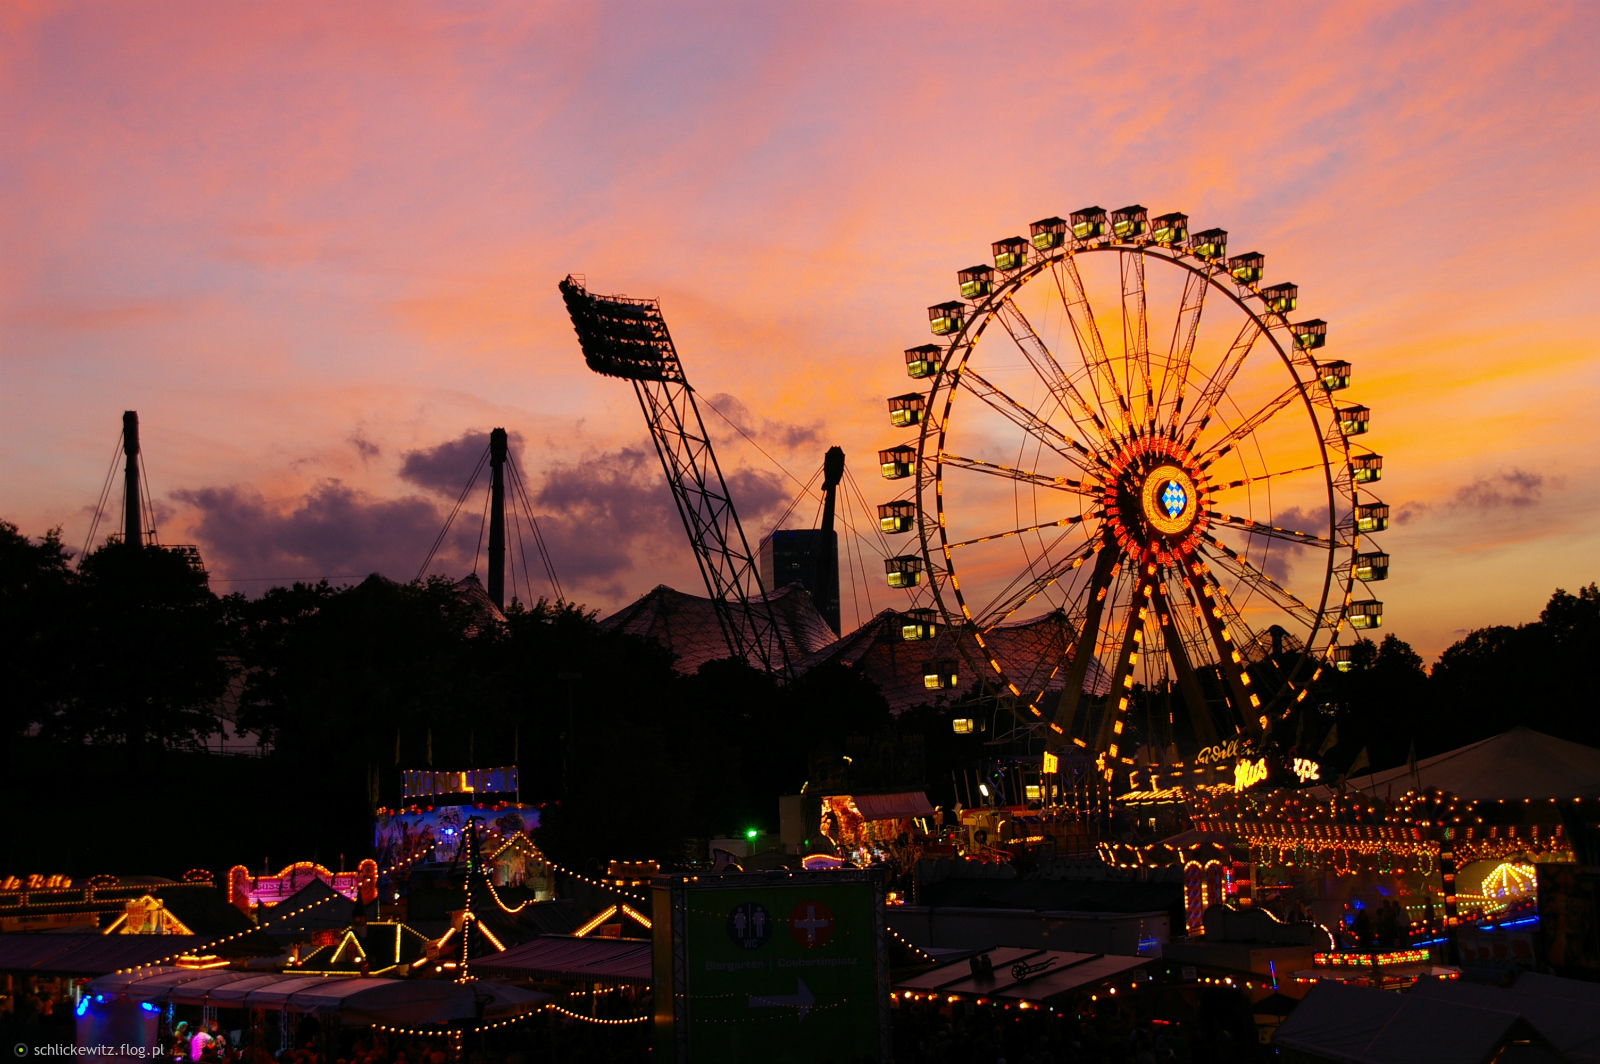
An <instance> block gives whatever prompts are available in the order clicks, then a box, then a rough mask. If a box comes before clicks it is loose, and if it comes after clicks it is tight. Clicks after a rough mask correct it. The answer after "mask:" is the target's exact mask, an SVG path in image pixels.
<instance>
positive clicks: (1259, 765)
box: [1233, 757, 1267, 791]
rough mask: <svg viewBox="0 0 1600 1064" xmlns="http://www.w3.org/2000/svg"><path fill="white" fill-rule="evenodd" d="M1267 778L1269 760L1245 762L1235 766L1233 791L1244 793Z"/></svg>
mask: <svg viewBox="0 0 1600 1064" xmlns="http://www.w3.org/2000/svg"><path fill="white" fill-rule="evenodd" d="M1266 778H1267V759H1266V758H1264V757H1262V758H1257V759H1256V760H1254V761H1250V760H1244V761H1241V762H1239V763H1238V764H1237V765H1234V766H1233V789H1234V790H1236V791H1242V790H1245V789H1246V788H1249V787H1254V786H1255V785H1256V784H1258V783H1260V782H1261V781H1262V780H1264V779H1266Z"/></svg>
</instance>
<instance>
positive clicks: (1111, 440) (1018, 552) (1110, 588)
mask: <svg viewBox="0 0 1600 1064" xmlns="http://www.w3.org/2000/svg"><path fill="white" fill-rule="evenodd" d="M1227 242H1228V234H1227V233H1226V231H1224V230H1222V229H1208V230H1204V231H1202V232H1197V233H1191V232H1190V229H1189V224H1188V218H1187V217H1186V216H1185V215H1183V214H1178V213H1173V214H1164V215H1161V216H1158V217H1156V218H1153V219H1152V218H1151V217H1150V216H1149V214H1148V212H1147V211H1146V210H1145V208H1143V207H1141V206H1131V207H1125V208H1123V209H1121V210H1117V211H1111V212H1107V211H1104V210H1102V209H1100V208H1098V207H1091V208H1086V209H1084V210H1081V211H1076V212H1074V213H1073V214H1071V215H1070V216H1069V217H1068V218H1066V219H1063V218H1058V217H1052V218H1045V219H1043V220H1041V221H1038V222H1035V223H1033V225H1032V226H1031V227H1030V233H1029V236H1028V237H1027V238H1023V237H1021V236H1014V237H1009V238H1006V239H1004V240H999V241H996V242H995V243H994V244H993V245H992V247H991V252H992V255H991V259H990V262H992V265H991V264H990V263H981V264H978V265H974V266H970V267H967V268H966V269H962V270H960V271H958V273H957V277H956V283H957V286H958V290H959V293H960V297H961V298H959V299H951V300H946V301H944V302H941V303H937V304H934V305H933V306H931V307H929V308H928V322H929V328H930V330H931V332H932V333H933V334H934V335H935V336H936V337H938V338H940V340H941V341H942V342H940V343H935V344H921V345H919V346H916V347H912V348H910V349H908V350H907V351H906V352H905V365H906V372H907V375H908V376H909V377H910V378H911V379H912V380H915V381H925V382H927V391H926V392H916V393H910V394H904V395H897V396H895V397H893V398H891V399H890V400H889V420H890V424H891V425H892V426H894V427H895V428H896V429H900V430H904V431H907V432H911V431H914V433H915V435H914V437H912V436H908V437H906V438H904V439H902V440H900V441H899V442H896V443H894V444H892V445H891V446H889V447H886V448H884V449H883V450H882V451H881V452H880V454H879V458H880V464H881V469H882V473H883V476H884V478H885V479H886V481H889V482H893V483H895V484H898V485H903V486H904V489H903V490H902V492H901V494H900V495H899V496H898V497H896V498H894V499H892V500H890V501H888V502H885V503H884V504H883V505H881V506H880V507H879V519H880V527H881V529H882V531H883V532H884V533H885V534H886V535H891V536H894V535H908V536H910V537H911V538H909V539H907V540H905V541H902V542H904V543H905V544H906V546H905V547H903V548H901V549H900V551H899V553H898V554H895V555H894V556H892V557H890V558H888V559H887V560H886V562H885V568H886V576H887V580H888V583H889V584H890V585H891V586H893V587H899V588H906V589H907V590H908V593H909V594H910V595H911V597H912V600H913V601H912V605H914V606H920V607H924V608H926V607H928V606H930V605H931V606H932V607H934V608H937V610H938V611H939V612H940V613H941V614H942V616H943V619H944V622H945V623H946V624H947V625H949V626H950V627H951V629H952V630H960V631H962V632H964V633H966V634H967V635H969V636H970V638H966V639H962V640H960V641H959V642H958V645H959V646H961V647H962V652H963V654H965V655H966V656H967V657H968V658H969V659H970V660H969V661H968V665H969V666H970V667H971V671H970V673H969V675H971V676H973V677H976V678H981V682H979V683H977V684H975V685H974V686H975V687H981V688H982V689H983V690H985V691H988V692H991V693H993V694H995V695H996V696H997V697H999V698H1000V699H1001V700H1003V701H1004V702H1005V703H1006V704H1008V705H1009V706H1010V707H1011V708H1012V709H1013V710H1014V712H1015V713H1016V714H1017V716H1018V717H1019V719H1020V720H1021V721H1022V722H1023V724H1024V725H1026V726H1028V727H1030V728H1031V729H1032V730H1034V731H1035V732H1037V733H1038V734H1041V735H1043V737H1044V738H1045V740H1046V743H1047V746H1048V747H1049V748H1052V749H1059V748H1063V747H1069V746H1076V747H1079V748H1083V749H1084V750H1086V751H1087V752H1089V753H1091V754H1094V755H1103V760H1102V764H1110V763H1113V762H1122V763H1125V764H1132V763H1133V762H1134V758H1133V754H1134V751H1133V750H1132V749H1130V744H1129V741H1128V739H1126V738H1125V737H1124V736H1125V734H1126V733H1127V732H1128V731H1129V730H1130V729H1131V728H1133V727H1134V725H1135V721H1134V720H1133V718H1132V715H1131V708H1132V707H1133V706H1134V704H1135V703H1136V702H1138V701H1139V700H1140V699H1143V700H1144V701H1145V703H1146V709H1147V711H1148V709H1149V703H1150V700H1151V698H1152V693H1153V692H1163V693H1164V694H1165V695H1166V698H1167V703H1166V704H1173V703H1181V704H1182V706H1183V707H1184V709H1185V710H1186V714H1187V717H1188V719H1189V721H1190V735H1189V738H1192V739H1193V740H1194V741H1195V742H1196V743H1197V744H1199V745H1200V746H1205V745H1207V744H1212V743H1215V742H1217V741H1218V740H1219V739H1221V738H1227V737H1230V736H1232V735H1234V734H1239V735H1243V736H1246V737H1249V738H1252V739H1261V738H1263V737H1265V736H1266V735H1268V734H1270V732H1271V731H1272V728H1273V727H1274V725H1276V724H1278V723H1280V722H1281V721H1282V720H1283V719H1284V717H1285V716H1286V715H1287V714H1288V712H1289V711H1290V710H1292V709H1293V707H1294V706H1296V705H1297V704H1299V703H1301V702H1302V701H1303V700H1304V699H1305V698H1306V697H1307V693H1308V690H1309V686H1308V685H1309V684H1310V683H1312V682H1314V681H1315V680H1316V679H1318V678H1319V677H1320V676H1321V671H1322V670H1323V669H1324V668H1328V667H1333V668H1339V669H1344V668H1348V667H1349V661H1350V656H1349V653H1348V647H1343V648H1342V647H1341V646H1340V645H1339V640H1340V638H1341V636H1343V635H1345V634H1346V633H1347V632H1348V631H1350V630H1366V629H1372V628H1376V627H1377V626H1378V625H1380V624H1381V623H1382V615H1383V607H1382V603H1381V602H1379V601H1377V600H1376V599H1375V598H1373V597H1372V596H1371V595H1370V594H1368V593H1366V592H1365V591H1363V590H1362V589H1363V588H1365V586H1366V584H1367V583H1370V582H1374V581H1378V580H1382V579H1384V578H1385V577H1386V576H1387V574H1388V566H1389V558H1388V555H1387V554H1384V553H1383V552H1382V551H1380V550H1378V549H1376V548H1375V547H1374V546H1373V544H1372V543H1371V542H1370V536H1371V534H1372V533H1374V532H1379V531H1382V530H1383V529H1384V528H1386V527H1387V524H1388V507H1387V506H1385V505H1384V504H1383V503H1382V502H1381V501H1380V500H1377V499H1375V498H1373V497H1372V496H1371V495H1370V494H1369V492H1370V490H1371V485H1372V484H1374V483H1375V482H1376V481H1378V480H1379V479H1380V478H1381V476H1382V470H1383V460H1382V457H1381V456H1380V455H1378V454H1375V453H1372V452H1370V451H1367V450H1365V449H1363V448H1361V447H1360V446H1359V445H1358V443H1357V442H1356V441H1357V438H1358V437H1361V436H1363V435H1365V434H1366V433H1367V431H1368V428H1369V426H1370V422H1371V412H1370V410H1369V409H1368V408H1367V407H1365V406H1362V405H1359V404H1355V403H1350V402H1345V401H1343V400H1342V393H1343V392H1344V391H1345V389H1346V388H1348V386H1349V385H1350V383H1351V379H1352V374H1351V367H1350V364H1349V363H1348V362H1346V361H1342V360H1324V359H1323V358H1322V357H1321V353H1322V352H1323V350H1324V349H1325V348H1326V345H1327V342H1328V326H1327V323H1326V322H1325V321H1323V320H1321V319H1305V320H1291V317H1292V316H1293V315H1294V314H1295V312H1296V311H1297V310H1298V307H1299V300H1300V292H1299V289H1298V287H1297V286H1296V285H1294V284H1289V283H1276V284H1272V285H1267V286H1263V285H1262V281H1263V280H1264V278H1265V276H1266V259H1265V256H1264V255H1262V254H1260V253H1258V252H1253V251H1252V252H1248V253H1244V254H1235V255H1230V254H1229V253H1228V248H1227ZM1113 304H1114V305H1116V306H1117V307H1119V308H1120V309H1113V310H1111V311H1110V312H1109V313H1106V314H1105V316H1104V317H1102V316H1101V313H1100V312H1097V309H1096V308H1097V307H1099V308H1102V310H1103V309H1104V308H1106V307H1107V306H1109V305H1113ZM1168 323H1170V333H1169V332H1168V329H1167V327H1166V326H1167V325H1168ZM1157 325H1159V326H1160V328H1159V331H1158V330H1157V328H1156V326H1157ZM1119 331H1120V337H1119V336H1118V335H1117V333H1118V332H1119ZM1046 614H1054V615H1056V616H1058V617H1059V619H1060V620H1062V621H1063V622H1064V623H1065V624H1066V626H1067V627H1068V629H1069V630H1070V633H1071V635H1070V639H1069V640H1068V642H1069V644H1070V646H1069V649H1068V652H1067V653H1066V654H1065V655H1062V656H1060V657H1058V658H1056V659H1055V660H1041V659H1038V658H1027V657H1025V656H1017V657H1015V658H1014V659H1012V660H1008V659H1007V657H1006V656H1005V654H1004V653H1003V652H1002V646H1003V643H1004V641H1003V640H999V639H996V638H994V634H995V633H996V630H997V629H1000V628H1003V627H1006V626H1014V625H1016V624H1018V623H1024V622H1027V621H1029V620H1034V619H1037V618H1039V617H1041V616H1044V615H1046ZM1142 730H1143V731H1144V732H1145V740H1144V741H1145V742H1146V743H1149V742H1151V741H1152V739H1153V736H1152V734H1150V733H1151V732H1152V731H1159V729H1152V728H1149V727H1146V728H1144V729H1142ZM1169 736H1170V732H1169Z"/></svg>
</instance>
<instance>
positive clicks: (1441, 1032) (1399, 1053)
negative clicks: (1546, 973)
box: [1272, 980, 1567, 1064]
mask: <svg viewBox="0 0 1600 1064" xmlns="http://www.w3.org/2000/svg"><path fill="white" fill-rule="evenodd" d="M1514 1042H1523V1043H1525V1044H1523V1045H1519V1046H1518V1047H1517V1049H1516V1051H1515V1059H1516V1060H1517V1061H1519V1062H1530V1064H1531V1062H1534V1061H1551V1062H1556V1061H1564V1060H1566V1059H1567V1058H1566V1057H1564V1056H1563V1055H1562V1054H1561V1053H1560V1052H1559V1051H1558V1050H1556V1049H1555V1048H1554V1046H1553V1045H1552V1040H1551V1039H1550V1038H1549V1037H1548V1036H1547V1035H1546V1034H1545V1032H1544V1031H1543V1030H1542V1029H1541V1028H1540V1027H1539V1026H1538V1025H1537V1024H1536V1023H1534V1022H1531V1021H1530V1020H1529V1019H1528V1017H1526V1016H1520V1015H1517V1014H1515V1013H1512V1012H1499V1011H1494V1010H1491V1009H1483V1008H1473V1007H1470V1006H1467V1005H1462V1004H1456V1003H1454V1002H1449V1001H1442V1000H1439V999H1437V998H1432V997H1428V996H1419V995H1417V994H1394V993H1390V992H1389V991H1386V990H1375V989H1372V988H1371V987H1364V986H1351V985H1349V984H1346V983H1340V982H1333V981H1327V980H1324V981H1322V982H1319V983H1317V985H1316V986H1314V987H1312V988H1311V991H1310V992H1309V993H1308V994H1306V996H1305V997H1304V998H1303V999H1302V1000H1301V1002H1300V1004H1299V1005H1298V1006H1297V1007H1296V1008H1295V1010H1294V1012H1293V1013H1291V1014H1290V1016H1289V1018H1288V1019H1287V1020H1285V1021H1284V1023H1283V1026H1282V1027H1279V1028H1278V1031H1277V1033H1276V1034H1274V1035H1273V1037H1272V1043H1273V1045H1274V1046H1275V1047H1277V1048H1278V1050H1279V1051H1280V1052H1281V1051H1282V1050H1285V1049H1287V1050H1291V1051H1293V1053H1294V1054H1296V1056H1295V1059H1298V1060H1310V1061H1337V1062H1339V1064H1478V1062H1483V1064H1488V1062H1490V1061H1494V1060H1501V1059H1502V1057H1501V1056H1500V1053H1501V1051H1502V1050H1504V1049H1505V1047H1507V1046H1508V1045H1510V1044H1512V1043H1514ZM1503 1059H1507V1060H1509V1059H1512V1058H1511V1057H1509V1056H1508V1057H1505V1058H1503Z"/></svg>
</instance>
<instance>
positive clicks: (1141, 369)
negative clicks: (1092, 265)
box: [1117, 249, 1156, 429]
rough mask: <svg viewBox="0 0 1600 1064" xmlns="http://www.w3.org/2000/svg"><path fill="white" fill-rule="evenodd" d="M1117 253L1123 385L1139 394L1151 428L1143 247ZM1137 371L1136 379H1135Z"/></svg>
mask: <svg viewBox="0 0 1600 1064" xmlns="http://www.w3.org/2000/svg"><path fill="white" fill-rule="evenodd" d="M1117 257H1118V258H1119V259H1120V260H1121V262H1120V263H1119V265H1120V266H1121V267H1122V351H1123V377H1124V380H1123V387H1124V388H1125V390H1126V391H1127V393H1128V394H1129V395H1130V396H1140V397H1142V398H1143V401H1144V412H1143V415H1142V416H1141V418H1140V420H1141V421H1145V422H1148V426H1149V428H1151V429H1154V428H1155V424H1156V393H1155V386H1154V384H1153V383H1152V382H1151V379H1150V319H1149V314H1148V311H1147V305H1146V303H1147V301H1146V293H1145V281H1144V251H1143V249H1140V250H1138V251H1122V252H1119V253H1118V255H1117ZM1135 371H1137V372H1138V373H1139V379H1138V380H1134V379H1133V374H1134V372H1135Z"/></svg>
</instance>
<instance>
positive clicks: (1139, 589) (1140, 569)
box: [1094, 554, 1156, 758]
mask: <svg viewBox="0 0 1600 1064" xmlns="http://www.w3.org/2000/svg"><path fill="white" fill-rule="evenodd" d="M1134 565H1135V571H1134V585H1133V602H1132V603H1131V604H1130V605H1129V606H1128V619H1127V622H1126V624H1125V625H1124V626H1123V629H1122V646H1121V648H1120V649H1119V650H1118V651H1117V667H1116V668H1115V669H1113V670H1112V672H1111V691H1110V693H1108V694H1107V695H1106V711H1105V713H1104V715H1102V716H1101V718H1100V729H1099V731H1098V732H1097V733H1096V734H1095V741H1094V752H1095V753H1100V752H1101V751H1104V752H1105V754H1106V756H1107V757H1111V758H1117V757H1124V756H1126V755H1124V754H1123V753H1122V752H1121V751H1122V747H1123V739H1122V729H1123V726H1124V724H1125V722H1126V720H1127V716H1128V704H1129V701H1130V700H1131V699H1132V697H1133V670H1134V668H1135V666H1137V665H1138V664H1139V652H1140V651H1141V650H1143V649H1144V622H1145V620H1146V619H1147V618H1148V617H1149V615H1150V596H1151V594H1152V593H1153V592H1154V590H1155V579H1156V567H1155V565H1154V563H1152V562H1151V561H1149V558H1148V555H1144V554H1141V555H1139V557H1138V559H1137V560H1136V561H1135V562H1134Z"/></svg>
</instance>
